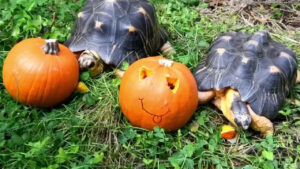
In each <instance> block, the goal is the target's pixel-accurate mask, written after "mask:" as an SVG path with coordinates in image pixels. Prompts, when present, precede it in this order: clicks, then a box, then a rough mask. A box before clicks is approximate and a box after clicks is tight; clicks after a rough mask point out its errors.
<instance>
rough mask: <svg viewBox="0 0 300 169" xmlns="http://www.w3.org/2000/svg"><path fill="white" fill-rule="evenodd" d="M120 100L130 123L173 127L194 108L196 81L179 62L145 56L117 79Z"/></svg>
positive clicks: (186, 119) (190, 113)
mask: <svg viewBox="0 0 300 169" xmlns="http://www.w3.org/2000/svg"><path fill="white" fill-rule="evenodd" d="M120 104H121V109H122V111H123V113H124V115H125V116H126V117H127V118H128V119H129V121H130V122H131V123H132V124H133V125H134V126H138V127H142V128H146V129H150V130H152V129H153V127H155V126H160V127H162V128H165V129H166V130H176V129H178V128H181V127H182V126H183V125H184V124H185V123H186V122H187V121H188V120H189V119H190V117H191V116H192V114H193V113H194V111H195V110H196V108H197V104H198V99H197V85H196V82H195V80H194V78H193V75H192V73H191V72H190V70H189V69H188V68H187V67H186V66H184V65H183V64H181V63H177V62H173V61H172V60H167V59H164V58H162V57H160V56H158V57H148V58H145V59H140V60H138V61H136V62H135V63H134V64H132V65H131V66H130V67H129V68H128V69H127V70H126V72H125V74H124V76H123V78H122V80H121V87H120Z"/></svg>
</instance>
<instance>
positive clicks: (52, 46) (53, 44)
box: [43, 39, 59, 55]
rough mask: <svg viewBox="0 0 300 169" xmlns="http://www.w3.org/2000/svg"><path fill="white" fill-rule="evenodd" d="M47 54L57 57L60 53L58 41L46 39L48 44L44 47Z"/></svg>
mask: <svg viewBox="0 0 300 169" xmlns="http://www.w3.org/2000/svg"><path fill="white" fill-rule="evenodd" d="M43 50H44V52H45V54H51V55H53V54H54V55H57V54H58V52H59V47H58V41H57V39H46V44H45V45H44V46H43Z"/></svg>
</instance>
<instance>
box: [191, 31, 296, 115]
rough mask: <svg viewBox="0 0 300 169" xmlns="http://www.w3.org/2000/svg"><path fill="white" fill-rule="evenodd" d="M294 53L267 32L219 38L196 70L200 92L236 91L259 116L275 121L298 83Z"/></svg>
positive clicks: (234, 33)
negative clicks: (296, 80) (290, 91)
mask: <svg viewBox="0 0 300 169" xmlns="http://www.w3.org/2000/svg"><path fill="white" fill-rule="evenodd" d="M296 74H297V60H296V56H295V54H294V52H293V51H292V50H290V49H288V48H287V47H286V46H285V45H283V44H281V43H278V42H276V41H273V40H272V39H271V37H270V35H269V33H268V32H267V31H258V32H256V33H254V34H246V33H237V32H230V33H225V34H223V35H221V36H219V37H218V38H217V39H216V40H215V41H214V42H213V44H212V45H211V47H210V49H209V53H208V55H207V56H206V57H205V58H204V59H203V60H202V61H201V63H200V64H199V65H198V67H197V68H196V71H195V73H194V77H195V79H196V81H197V84H198V90H199V91H208V90H220V89H225V88H232V89H236V90H237V91H238V92H239V93H240V96H241V99H242V101H244V102H246V103H249V105H250V106H251V108H252V109H253V111H254V112H255V113H257V114H258V115H262V116H265V117H267V118H269V119H274V118H275V117H276V115H277V114H278V110H279V109H280V108H281V107H282V106H283V104H284V100H285V97H286V96H287V94H288V92H289V90H290V89H291V87H292V85H293V83H294V82H295V79H296Z"/></svg>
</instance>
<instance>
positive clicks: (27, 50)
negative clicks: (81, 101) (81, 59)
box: [3, 38, 79, 107]
mask: <svg viewBox="0 0 300 169" xmlns="http://www.w3.org/2000/svg"><path fill="white" fill-rule="evenodd" d="M78 79H79V66H78V62H77V59H76V57H75V55H74V54H73V53H72V52H71V51H70V50H69V49H68V48H67V47H65V46H64V45H62V44H58V42H57V41H56V40H46V41H45V40H44V39H41V38H31V39H26V40H23V41H21V42H19V43H18V44H16V45H15V46H14V47H13V48H12V49H11V51H10V52H9V53H8V55H7V57H6V59H5V61H4V65H3V82H4V86H5V88H6V90H7V91H8V93H9V94H10V95H11V96H12V97H13V98H14V99H16V100H17V101H19V102H21V103H23V104H26V105H32V106H38V107H51V106H55V105H57V104H59V103H61V102H62V101H63V100H65V99H66V98H67V97H69V96H70V95H71V93H72V92H73V91H74V90H75V89H76V87H77V83H78Z"/></svg>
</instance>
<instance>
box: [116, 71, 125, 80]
mask: <svg viewBox="0 0 300 169" xmlns="http://www.w3.org/2000/svg"><path fill="white" fill-rule="evenodd" d="M124 73H125V71H124V70H121V69H116V71H115V76H116V77H118V78H122V77H123V76H124Z"/></svg>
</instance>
